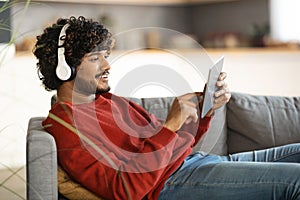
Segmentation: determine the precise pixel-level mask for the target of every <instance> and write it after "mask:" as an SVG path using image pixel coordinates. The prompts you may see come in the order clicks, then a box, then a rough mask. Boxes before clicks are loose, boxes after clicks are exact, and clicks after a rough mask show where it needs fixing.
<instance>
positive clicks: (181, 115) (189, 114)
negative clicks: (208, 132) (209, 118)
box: [164, 93, 200, 132]
mask: <svg viewBox="0 0 300 200" xmlns="http://www.w3.org/2000/svg"><path fill="white" fill-rule="evenodd" d="M198 95H200V93H189V94H185V95H182V96H180V97H177V98H176V99H175V100H174V102H173V105H172V107H171V109H170V112H169V114H168V117H167V119H166V122H165V125H164V127H166V128H168V129H170V130H171V131H174V132H175V131H178V130H179V129H180V128H181V126H182V125H183V124H184V123H185V124H188V123H190V122H192V121H193V122H197V120H198V114H197V106H198V104H197V103H195V102H192V101H190V100H191V99H192V98H193V97H196V96H198Z"/></svg>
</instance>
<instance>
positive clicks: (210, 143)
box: [127, 97, 228, 155]
mask: <svg viewBox="0 0 300 200" xmlns="http://www.w3.org/2000/svg"><path fill="white" fill-rule="evenodd" d="M127 99H129V100H131V101H134V102H135V103H137V104H139V105H140V106H142V107H144V108H145V109H146V110H147V111H148V112H149V113H151V114H154V115H155V116H156V117H159V118H161V119H166V117H167V115H168V113H169V110H170V108H171V106H172V103H173V101H174V97H159V98H155V97H154V98H127ZM226 140H227V125H226V107H223V108H221V109H219V110H217V111H216V112H215V116H214V118H213V120H212V122H211V125H210V128H209V130H208V132H207V133H206V134H205V135H204V136H203V138H202V139H201V140H200V141H199V143H198V144H197V145H196V146H195V147H194V148H193V151H194V152H195V151H205V152H208V153H213V154H218V155H227V152H228V151H227V143H226Z"/></svg>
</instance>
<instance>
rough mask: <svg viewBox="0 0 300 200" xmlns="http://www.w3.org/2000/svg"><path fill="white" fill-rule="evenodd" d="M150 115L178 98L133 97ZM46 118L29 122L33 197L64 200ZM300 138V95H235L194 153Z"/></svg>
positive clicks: (163, 112)
mask: <svg viewBox="0 0 300 200" xmlns="http://www.w3.org/2000/svg"><path fill="white" fill-rule="evenodd" d="M131 100H133V101H135V102H137V103H139V104H140V105H142V106H143V107H144V108H146V109H147V110H148V111H149V112H150V113H154V114H156V115H157V116H158V117H165V116H166V115H167V113H168V109H169V108H170V106H171V104H172V101H173V98H172V97H168V98H145V99H131ZM43 119H44V117H35V118H32V119H31V120H30V121H29V125H28V135H27V149H26V155H27V199H28V200H35V199H43V200H47V199H49V200H56V199H58V189H57V158H56V156H57V155H56V145H55V141H54V139H53V137H52V136H51V135H50V134H48V133H47V132H45V131H44V130H43V129H42V127H41V121H42V120H43ZM295 142H300V97H279V96H276V97H275V96H254V95H250V94H242V93H233V94H232V98H231V100H230V101H229V103H228V104H227V105H226V106H225V107H223V108H222V109H219V110H218V111H217V112H216V113H215V117H214V119H213V121H212V123H211V127H210V129H209V131H208V133H207V134H206V135H205V136H204V137H203V138H202V139H201V141H200V142H199V144H198V145H197V146H196V147H195V148H194V151H199V150H201V151H205V152H209V153H213V154H219V155H227V154H231V153H236V152H241V151H248V150H256V149H262V148H267V147H274V146H279V145H284V144H288V143H295Z"/></svg>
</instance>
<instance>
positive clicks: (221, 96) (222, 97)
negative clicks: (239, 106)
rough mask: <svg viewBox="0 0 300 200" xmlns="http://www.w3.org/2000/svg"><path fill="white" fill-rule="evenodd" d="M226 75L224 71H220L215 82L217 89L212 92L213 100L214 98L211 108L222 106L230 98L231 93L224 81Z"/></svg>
mask: <svg viewBox="0 0 300 200" xmlns="http://www.w3.org/2000/svg"><path fill="white" fill-rule="evenodd" d="M226 77H227V74H226V73H225V72H221V74H220V76H219V79H218V81H217V83H216V86H217V87H219V90H218V91H217V92H215V94H214V95H215V100H214V105H213V110H216V109H218V108H220V107H222V106H223V105H225V104H226V103H228V101H229V100H230V98H231V93H230V90H229V88H228V84H227V82H226V81H225V79H226Z"/></svg>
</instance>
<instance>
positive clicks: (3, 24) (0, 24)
mask: <svg viewBox="0 0 300 200" xmlns="http://www.w3.org/2000/svg"><path fill="white" fill-rule="evenodd" d="M0 2H1V1H0ZM30 2H31V1H30V0H26V1H25V2H24V3H25V5H24V8H23V9H22V11H21V12H22V15H23V16H24V17H25V14H26V12H27V9H28V7H29V5H30ZM17 3H18V2H17V1H9V0H7V1H4V3H3V5H2V6H1V7H0V14H1V13H4V12H7V11H8V10H9V9H11V8H12V7H13V6H14V5H15V4H17ZM20 25H21V22H20V23H19V24H18V25H17V27H16V28H15V29H14V30H12V29H11V27H10V23H9V19H0V31H4V32H6V31H7V32H10V39H9V41H8V42H7V43H6V44H5V46H4V47H3V48H0V66H1V65H2V63H3V62H4V59H5V57H6V56H7V53H8V50H9V48H10V47H11V46H12V45H13V44H14V43H15V40H16V38H17V37H18V34H17V33H18V29H19V27H20Z"/></svg>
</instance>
